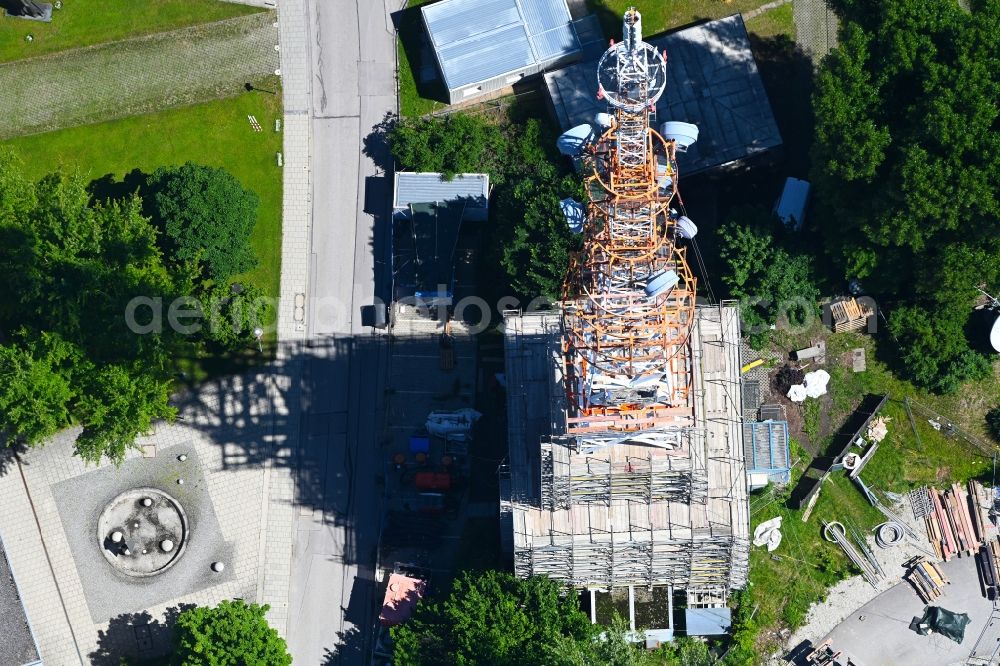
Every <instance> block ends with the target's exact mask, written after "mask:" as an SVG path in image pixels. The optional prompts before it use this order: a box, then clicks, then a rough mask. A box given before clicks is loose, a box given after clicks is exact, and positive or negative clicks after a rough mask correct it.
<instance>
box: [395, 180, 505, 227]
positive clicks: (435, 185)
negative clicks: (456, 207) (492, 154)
mask: <svg viewBox="0 0 1000 666" xmlns="http://www.w3.org/2000/svg"><path fill="white" fill-rule="evenodd" d="M489 198H490V177H489V174H485V173H459V174H455V176H454V177H453V178H451V179H450V180H449V179H446V178H445V177H444V176H443V175H442V174H440V173H432V172H422V173H416V172H412V171H397V172H396V175H395V181H394V183H393V197H392V210H393V214H394V215H396V216H398V215H403V216H406V215H409V207H410V204H415V203H449V202H453V201H461V202H463V203H464V204H465V213H464V215H463V216H462V219H463V220H468V221H469V222H485V221H486V217H487V214H488V212H489Z"/></svg>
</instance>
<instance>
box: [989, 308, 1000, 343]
mask: <svg viewBox="0 0 1000 666" xmlns="http://www.w3.org/2000/svg"><path fill="white" fill-rule="evenodd" d="M990 346H991V347H993V350H994V351H998V352H1000V312H998V313H997V316H996V318H995V319H994V320H993V327H992V328H990Z"/></svg>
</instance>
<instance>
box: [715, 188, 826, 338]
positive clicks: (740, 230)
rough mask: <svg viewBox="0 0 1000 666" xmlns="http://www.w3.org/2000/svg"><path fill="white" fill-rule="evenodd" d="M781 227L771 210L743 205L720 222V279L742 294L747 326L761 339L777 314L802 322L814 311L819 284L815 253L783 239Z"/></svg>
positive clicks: (746, 329) (739, 296)
mask: <svg viewBox="0 0 1000 666" xmlns="http://www.w3.org/2000/svg"><path fill="white" fill-rule="evenodd" d="M782 233H783V230H782V229H780V228H779V225H778V224H777V223H776V222H775V221H774V220H773V219H772V217H771V216H770V214H768V213H767V212H766V211H762V210H760V209H756V208H749V207H744V208H742V209H738V211H737V213H736V214H735V215H734V216H733V218H732V219H730V220H729V221H728V222H726V223H725V224H723V225H722V226H721V227H719V229H718V231H717V234H716V235H717V237H718V240H719V256H720V258H721V260H722V262H723V264H724V265H725V271H724V273H723V277H722V281H723V283H725V285H726V287H727V288H728V290H729V293H730V295H731V296H733V297H734V298H737V299H739V300H740V306H741V307H740V312H741V317H742V319H743V331H744V333H746V334H747V337H748V338H749V339H750V342H751V343H752V344H754V345H758V344H760V343H762V342H764V341H765V340H766V339H767V331H768V330H769V327H770V325H771V324H773V323H774V322H775V321H776V320H777V319H778V317H779V316H785V317H786V318H787V319H788V320H789V322H790V323H792V324H800V323H804V322H805V321H806V318H808V317H809V316H811V315H813V314H815V311H816V299H817V298H819V289H818V288H817V287H816V283H815V278H814V275H813V267H812V261H811V258H810V257H809V256H808V255H806V254H803V253H801V252H795V251H793V250H791V249H789V248H788V247H786V245H788V244H787V243H782V242H781V235H782Z"/></svg>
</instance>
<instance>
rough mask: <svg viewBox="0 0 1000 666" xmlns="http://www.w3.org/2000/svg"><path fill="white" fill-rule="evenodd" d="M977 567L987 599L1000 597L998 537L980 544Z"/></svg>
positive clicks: (999, 548)
mask: <svg viewBox="0 0 1000 666" xmlns="http://www.w3.org/2000/svg"><path fill="white" fill-rule="evenodd" d="M976 568H977V569H978V570H979V580H980V581H981V582H982V584H983V594H984V595H985V596H986V598H987V599H990V600H992V601H996V600H997V598H998V597H1000V543H998V542H997V540H996V539H992V540H990V541H988V542H987V543H984V544H983V545H982V546H980V548H979V553H978V554H977V555H976Z"/></svg>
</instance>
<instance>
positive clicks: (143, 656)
mask: <svg viewBox="0 0 1000 666" xmlns="http://www.w3.org/2000/svg"><path fill="white" fill-rule="evenodd" d="M191 608H194V604H179V605H177V606H172V607H170V608H168V609H167V610H166V612H165V613H164V615H163V617H162V618H153V616H152V615H150V614H149V613H148V612H147V611H141V612H138V613H123V614H122V615H119V616H118V617H115V618H112V619H111V621H110V622H109V623H108V627H107V629H102V630H100V631H98V632H97V647H96V648H95V650H94V651H93V652H91V653H90V654H89V655H87V656H88V657H89V658H90V663H91V664H92V665H93V666H119V665H120V664H121V663H123V660H131V659H136V660H141V661H142V663H144V664H150V665H152V664H157V663H160V660H161V659H162V658H164V657H166V656H168V655H169V654H170V652H171V649H172V646H173V628H174V625H175V624H176V622H177V617H178V616H179V615H180V614H181V613H183V612H184V611H186V610H189V609H191Z"/></svg>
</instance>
